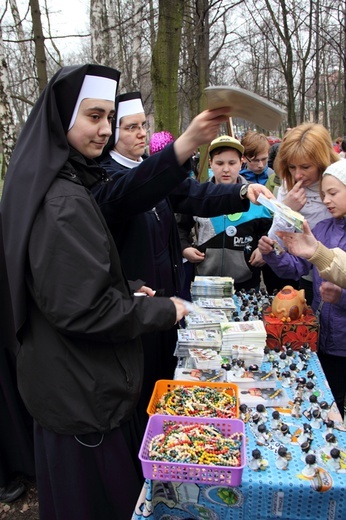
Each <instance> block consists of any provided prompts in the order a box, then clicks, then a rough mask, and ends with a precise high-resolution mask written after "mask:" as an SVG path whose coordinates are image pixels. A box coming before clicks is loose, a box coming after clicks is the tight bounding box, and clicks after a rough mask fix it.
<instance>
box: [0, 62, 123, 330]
mask: <svg viewBox="0 0 346 520" xmlns="http://www.w3.org/2000/svg"><path fill="white" fill-rule="evenodd" d="M86 76H88V77H89V76H95V77H98V78H108V79H110V80H112V81H113V88H114V97H115V94H116V89H117V86H118V82H119V77H120V73H119V72H118V71H117V70H115V69H111V68H108V67H103V66H100V65H83V66H69V67H63V68H62V69H60V70H59V71H58V72H57V73H56V74H55V75H54V76H53V78H52V79H51V80H50V82H49V83H48V85H47V87H46V88H45V90H44V91H43V92H42V94H41V95H40V97H39V99H38V100H37V102H36V103H35V105H34V107H33V109H32V111H31V113H30V115H29V117H28V120H27V122H26V124H25V126H24V128H23V130H22V132H21V135H20V136H19V139H18V141H17V144H16V147H15V150H14V152H13V154H12V157H11V160H10V164H9V167H8V170H7V173H6V179H5V183H4V190H3V196H2V200H1V206H0V208H1V210H0V211H1V240H2V244H1V246H3V248H4V253H5V265H4V266H1V267H3V268H4V269H7V277H8V282H9V290H10V296H11V301H12V311H13V317H14V327H15V331H16V334H17V337H18V339H20V334H19V331H20V329H21V327H22V326H23V324H24V322H25V319H26V288H25V267H26V265H25V264H26V257H27V247H28V240H29V236H30V232H31V228H32V224H33V221H34V219H35V216H36V214H37V211H38V208H39V206H40V204H41V202H42V200H43V198H44V196H45V194H46V192H47V190H48V189H49V186H50V185H51V183H52V182H53V180H54V179H55V177H56V176H57V175H58V173H59V172H60V170H61V169H62V167H63V166H64V164H65V163H66V161H67V159H68V157H69V153H70V147H69V144H68V141H67V137H66V133H67V131H68V129H69V128H70V126H71V124H73V122H74V121H73V117H74V113H75V107H76V105H77V104H78V106H79V103H80V101H81V100H79V94H80V92H81V88H82V86H83V85H84V86H85V84H84V80H85V77H86ZM91 79H92V78H91ZM91 83H93V81H91V82H88V84H87V85H86V87H91ZM88 92H89V97H94V98H99V99H102V96H101V95H100V92H98V94H99V95H93V96H91V95H90V93H91V90H90V89H89V90H88ZM107 95H108V94H107ZM77 109H78V108H77ZM43 247H44V246H43ZM0 290H1V288H0ZM3 297H4V296H3V294H0V298H3ZM8 305H10V302H9V301H8Z"/></svg>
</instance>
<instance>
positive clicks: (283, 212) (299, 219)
mask: <svg viewBox="0 0 346 520" xmlns="http://www.w3.org/2000/svg"><path fill="white" fill-rule="evenodd" d="M257 202H259V203H260V204H262V206H265V207H266V208H267V209H269V211H271V212H272V213H274V214H275V215H277V216H278V217H280V218H282V219H283V220H285V221H286V222H288V223H289V224H291V225H292V226H294V227H295V229H296V230H297V231H299V232H302V231H303V222H304V217H303V215H301V214H300V213H298V212H297V211H293V209H291V208H289V207H288V206H286V205H285V204H283V203H282V202H278V201H277V200H276V199H268V198H267V197H266V196H265V195H263V194H262V193H260V194H259V196H258V197H257Z"/></svg>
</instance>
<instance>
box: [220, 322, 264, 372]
mask: <svg viewBox="0 0 346 520" xmlns="http://www.w3.org/2000/svg"><path fill="white" fill-rule="evenodd" d="M220 326H221V333H222V349H221V355H222V356H225V357H226V356H229V357H231V358H232V359H242V360H243V361H244V362H245V366H246V367H248V366H249V365H251V364H257V365H260V364H261V363H262V362H263V356H264V347H265V346H266V339H267V333H266V330H265V327H264V324H263V321H261V320H256V321H232V322H229V323H221V325H220Z"/></svg>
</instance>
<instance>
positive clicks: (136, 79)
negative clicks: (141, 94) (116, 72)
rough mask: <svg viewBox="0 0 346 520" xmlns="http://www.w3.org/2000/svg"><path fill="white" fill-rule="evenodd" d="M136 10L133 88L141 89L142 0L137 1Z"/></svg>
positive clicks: (134, 16) (134, 19)
mask: <svg viewBox="0 0 346 520" xmlns="http://www.w3.org/2000/svg"><path fill="white" fill-rule="evenodd" d="M134 7H135V12H134V15H133V34H134V37H133V49H132V77H133V89H134V90H141V69H142V50H141V47H142V33H141V26H142V20H143V10H144V5H143V2H142V1H141V0H139V1H138V2H135V5H134Z"/></svg>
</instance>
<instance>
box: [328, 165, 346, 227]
mask: <svg viewBox="0 0 346 520" xmlns="http://www.w3.org/2000/svg"><path fill="white" fill-rule="evenodd" d="M322 198H323V202H324V204H325V205H326V206H327V208H328V210H329V211H330V213H331V215H332V216H333V217H334V218H342V217H343V216H345V215H346V186H345V184H343V183H342V182H341V181H339V179H337V178H336V177H334V176H333V175H325V176H324V177H323V179H322Z"/></svg>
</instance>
